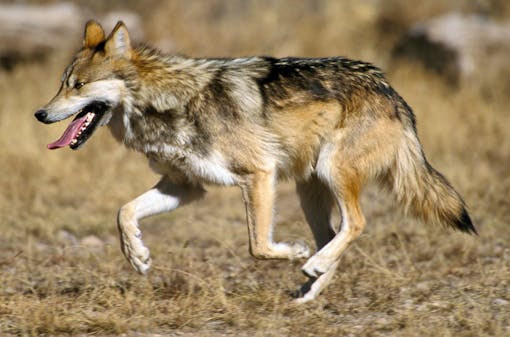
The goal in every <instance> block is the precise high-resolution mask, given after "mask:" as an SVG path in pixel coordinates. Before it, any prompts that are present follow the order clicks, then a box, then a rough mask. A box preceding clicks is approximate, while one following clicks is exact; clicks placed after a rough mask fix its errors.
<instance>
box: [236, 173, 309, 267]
mask: <svg viewBox="0 0 510 337" xmlns="http://www.w3.org/2000/svg"><path fill="white" fill-rule="evenodd" d="M274 185H275V173H274V172H266V171H258V172H256V173H253V174H251V175H250V176H249V177H247V179H246V181H245V183H244V184H242V185H241V188H242V191H243V199H244V202H245V205H246V217H247V222H248V235H249V240H250V253H251V255H253V256H254V257H256V258H260V259H299V258H306V257H308V256H310V250H309V248H308V247H307V246H306V245H304V244H302V243H294V244H289V243H283V242H273V237H272V234H273V203H274V194H275V191H274V189H275V186H274Z"/></svg>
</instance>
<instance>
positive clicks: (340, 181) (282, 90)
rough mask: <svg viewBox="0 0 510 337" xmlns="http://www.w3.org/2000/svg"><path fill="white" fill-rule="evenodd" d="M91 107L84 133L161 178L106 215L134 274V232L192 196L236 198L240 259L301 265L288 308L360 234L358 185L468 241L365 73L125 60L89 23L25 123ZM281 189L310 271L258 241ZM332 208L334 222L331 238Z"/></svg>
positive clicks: (391, 94)
mask: <svg viewBox="0 0 510 337" xmlns="http://www.w3.org/2000/svg"><path fill="white" fill-rule="evenodd" d="M94 102H96V103H97V102H99V103H101V104H102V108H101V109H103V110H104V111H102V112H104V114H101V120H100V121H99V122H98V125H103V124H108V126H109V127H110V129H111V131H112V133H113V135H114V137H115V138H117V139H118V140H119V141H121V142H122V143H124V144H125V145H126V146H127V147H129V148H132V149H135V150H136V151H139V152H142V153H144V154H145V155H146V156H147V157H148V159H149V162H150V166H151V167H152V168H153V169H154V170H155V171H156V172H158V173H159V174H161V176H162V178H161V181H160V182H159V183H158V184H157V185H156V186H155V187H154V188H152V189H151V190H149V191H148V192H146V193H144V194H143V195H141V196H139V197H138V198H136V199H135V200H133V201H131V202H129V203H128V204H126V205H125V206H123V207H122V208H121V209H120V211H119V214H118V228H119V231H120V236H121V246H122V251H123V252H124V254H125V256H126V257H127V259H128V260H129V261H130V263H131V264H132V266H133V267H134V268H135V269H136V270H137V271H138V272H140V273H146V272H147V270H148V269H149V266H150V263H151V260H150V258H149V250H148V249H147V248H146V247H145V246H144V244H143V242H142V240H141V232H140V230H139V228H138V221H139V220H140V219H142V218H144V217H146V216H150V215H153V214H157V213H162V212H168V211H171V210H173V209H175V208H177V207H179V206H180V205H183V204H186V203H189V202H191V201H193V200H196V199H198V198H200V197H202V196H203V195H204V188H203V186H204V185H206V184H220V185H239V186H240V187H241V189H242V194H243V197H244V201H245V204H246V213H247V223H248V231H249V244H250V252H251V254H252V255H253V256H254V257H257V258H264V259H298V258H308V260H307V261H306V263H305V264H304V266H303V268H302V270H303V272H304V273H305V274H306V275H307V276H308V277H309V278H310V281H309V282H307V284H305V285H304V286H303V288H302V296H301V297H300V298H298V299H297V301H298V302H306V301H308V300H311V299H313V298H315V297H316V296H317V295H318V294H319V293H320V292H321V290H322V289H323V288H324V287H325V286H326V285H327V283H328V282H329V281H330V280H331V278H332V276H333V273H334V271H335V269H336V267H337V265H338V261H339V258H340V255H341V254H342V252H343V251H344V250H345V249H346V248H347V247H348V246H349V244H350V243H351V242H352V241H353V240H354V239H355V238H356V237H357V236H359V235H360V233H361V232H362V231H363V228H364V227H365V218H364V216H363V214H362V212H361V209H360V205H359V196H360V193H361V190H362V188H363V186H364V185H365V183H366V182H368V181H370V180H378V181H379V182H381V184H382V185H383V186H386V187H387V188H389V190H391V191H392V192H393V194H394V195H395V196H396V199H397V200H398V202H399V203H400V204H402V205H403V206H404V207H405V208H406V209H408V210H409V211H410V212H411V213H413V214H414V215H416V216H418V217H420V218H422V219H423V220H425V221H426V222H429V223H438V224H441V225H445V226H450V227H453V228H456V229H459V230H461V231H464V232H468V233H476V231H475V228H474V227H473V225H472V223H471V220H470V218H469V216H468V214H467V212H466V209H465V206H464V202H463V201H462V199H461V198H460V196H459V195H458V194H457V192H456V191H455V190H454V189H453V188H452V187H451V185H450V184H449V183H448V182H447V180H446V179H445V178H444V177H443V176H442V175H441V174H440V173H438V172H437V171H436V170H435V169H433V168H432V167H431V166H430V165H429V163H428V162H427V160H426V158H425V156H424V154H423V151H422V147H421V145H420V142H419V140H418V138H417V135H416V127H415V119H414V115H413V112H412V111H411V109H410V108H409V106H408V105H407V104H406V103H405V102H404V100H403V99H402V98H401V97H400V96H399V95H398V94H397V93H396V92H395V90H394V89H393V88H392V87H391V86H390V85H389V84H388V83H387V81H386V79H385V78H384V76H383V74H382V73H381V71H380V70H379V69H378V68H376V67H374V66H372V65H370V64H368V63H364V62H359V61H353V60H349V59H346V58H340V57H333V58H319V59H307V58H283V59H275V58H270V57H251V58H233V59H228V58H225V59H194V58H187V57H181V56H166V55H162V54H161V53H159V52H158V51H156V50H154V49H151V48H147V47H141V48H133V47H132V46H131V43H130V40H129V34H128V31H127V29H126V27H125V26H124V25H123V24H122V23H120V22H119V24H118V25H117V26H116V27H115V29H114V30H113V32H112V33H111V34H110V35H109V36H108V37H105V34H104V32H103V29H102V28H101V26H100V25H99V24H98V23H97V22H94V21H90V22H89V23H88V24H87V26H86V29H85V39H84V47H83V48H82V50H80V51H79V52H78V53H77V55H76V57H75V59H74V61H73V62H72V64H71V65H70V66H69V67H68V68H67V70H66V73H65V74H64V79H63V82H62V87H61V89H60V91H59V92H58V93H57V96H56V97H55V98H54V99H53V100H52V101H50V103H49V104H48V105H47V106H46V107H44V108H43V109H41V110H39V111H38V112H37V113H36V117H37V118H38V119H39V120H41V121H43V122H48V123H49V122H55V121H58V120H61V119H63V118H67V117H69V116H70V115H72V114H76V113H77V112H78V111H82V109H83V107H84V106H90V105H89V104H96V103H94ZM92 107H93V108H90V109H92V111H93V112H97V111H98V110H94V109H99V110H101V109H100V108H97V105H92ZM84 128H85V129H86V127H84ZM92 131H93V130H91V131H86V132H89V133H90V132H92ZM73 144H76V143H73ZM281 178H293V179H295V181H296V186H297V192H298V194H299V197H300V200H301V206H302V208H303V210H304V213H305V216H306V219H307V221H308V223H309V225H310V227H311V230H312V233H313V235H314V238H315V241H316V245H317V250H318V251H317V252H316V253H315V254H313V255H311V257H309V256H310V254H311V253H310V250H309V248H308V247H306V246H305V245H303V244H300V243H294V244H290V243H282V242H274V241H273V239H272V223H273V202H274V195H275V184H276V183H277V181H278V180H279V179H281ZM333 207H338V209H339V211H340V214H341V216H342V221H341V226H340V229H339V230H338V232H335V231H334V230H333V229H332V228H334V227H335V226H331V223H330V215H331V211H332V209H333Z"/></svg>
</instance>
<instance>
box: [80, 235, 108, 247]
mask: <svg viewBox="0 0 510 337" xmlns="http://www.w3.org/2000/svg"><path fill="white" fill-rule="evenodd" d="M80 245H82V246H84V247H86V248H89V249H99V248H102V247H103V246H104V242H103V240H101V239H100V238H98V237H97V236H95V235H87V236H85V237H83V238H82V239H81V240H80Z"/></svg>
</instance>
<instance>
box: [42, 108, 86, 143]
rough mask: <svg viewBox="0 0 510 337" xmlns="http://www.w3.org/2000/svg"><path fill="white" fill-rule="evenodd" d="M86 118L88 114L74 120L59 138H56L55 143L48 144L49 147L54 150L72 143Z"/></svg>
mask: <svg viewBox="0 0 510 337" xmlns="http://www.w3.org/2000/svg"><path fill="white" fill-rule="evenodd" d="M86 120H87V115H85V116H83V117H81V118H78V119H75V120H74V121H72V122H71V124H69V126H68V127H67V129H66V130H65V131H64V134H63V135H62V136H61V137H60V139H59V140H56V141H54V142H53V143H50V144H48V149H50V150H54V149H58V148H61V147H64V146H67V145H69V144H71V142H72V140H73V139H74V138H75V137H76V135H77V134H78V131H80V128H81V127H82V125H83V124H84V123H85V121H86Z"/></svg>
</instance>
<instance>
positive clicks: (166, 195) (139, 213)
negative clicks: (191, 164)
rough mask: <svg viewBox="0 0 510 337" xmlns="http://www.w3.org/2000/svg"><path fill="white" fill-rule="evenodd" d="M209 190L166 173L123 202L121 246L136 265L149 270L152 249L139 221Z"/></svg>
mask: <svg viewBox="0 0 510 337" xmlns="http://www.w3.org/2000/svg"><path fill="white" fill-rule="evenodd" d="M204 193H205V190H204V189H202V188H201V187H198V186H195V185H191V184H189V183H186V184H174V183H173V182H171V181H170V179H169V178H168V177H163V178H162V179H161V180H160V181H159V182H158V184H156V186H154V188H152V189H150V190H149V191H147V192H145V193H144V194H142V195H140V196H139V197H137V198H136V199H134V200H132V201H130V202H129V203H127V204H126V205H124V206H122V207H121V209H120V210H119V214H118V217H117V224H118V228H119V234H120V243H121V249H122V252H123V253H124V256H126V258H127V259H128V261H129V262H130V263H131V265H132V266H133V268H134V269H135V270H136V271H137V272H139V273H140V274H145V273H146V272H147V270H148V269H149V268H150V264H151V260H150V253H149V249H148V248H147V247H146V246H145V245H144V243H143V241H142V233H141V231H140V228H139V226H138V221H139V220H140V219H143V218H145V217H148V216H151V215H155V214H159V213H164V212H169V211H172V210H174V209H176V208H177V207H179V206H181V205H183V204H186V203H188V202H190V201H193V200H195V199H198V198H200V197H201V196H202V195H203V194H204Z"/></svg>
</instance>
